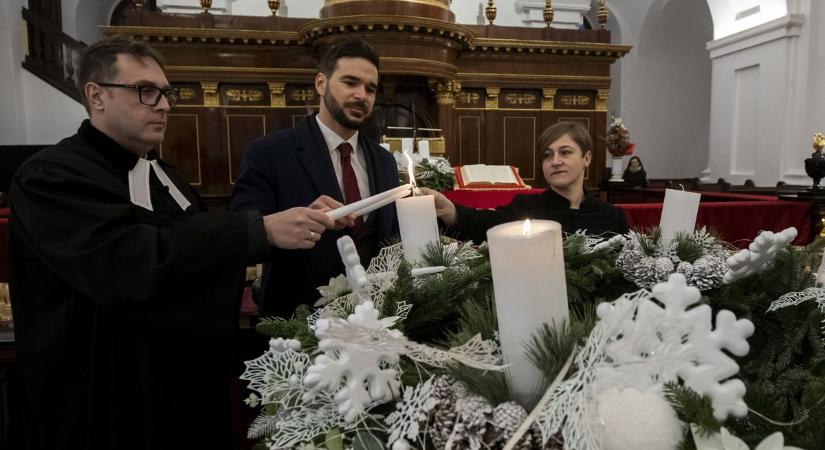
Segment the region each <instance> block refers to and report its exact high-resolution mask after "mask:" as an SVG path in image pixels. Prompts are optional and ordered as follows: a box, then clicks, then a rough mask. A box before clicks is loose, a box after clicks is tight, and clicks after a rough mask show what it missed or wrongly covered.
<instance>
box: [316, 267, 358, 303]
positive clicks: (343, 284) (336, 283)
mask: <svg viewBox="0 0 825 450" xmlns="http://www.w3.org/2000/svg"><path fill="white" fill-rule="evenodd" d="M351 292H352V288H350V286H349V280H348V279H347V276H346V275H338V276H337V277H335V278H330V279H329V283H327V285H326V286H320V287H319V288H318V293H319V294H321V298H319V299H318V301H317V302H315V307H322V306H326V305H328V304H330V303H332V302H333V301H335V300H336V299H338V298H341V297H343V296H345V295H347V294H350V293H351Z"/></svg>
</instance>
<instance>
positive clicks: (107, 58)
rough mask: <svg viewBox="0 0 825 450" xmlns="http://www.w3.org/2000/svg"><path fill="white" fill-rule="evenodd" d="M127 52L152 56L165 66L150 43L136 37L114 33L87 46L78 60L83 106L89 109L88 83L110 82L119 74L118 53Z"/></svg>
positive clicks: (137, 56) (79, 85) (79, 87)
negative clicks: (86, 87) (87, 97)
mask: <svg viewBox="0 0 825 450" xmlns="http://www.w3.org/2000/svg"><path fill="white" fill-rule="evenodd" d="M120 54H127V55H132V56H134V57H135V58H138V59H143V58H152V59H154V60H155V61H156V62H157V63H158V65H159V66H160V67H161V69H162V68H163V57H162V56H160V53H158V51H157V50H155V49H154V48H152V47H150V46H149V44H147V43H145V42H143V41H138V40H136V39H133V38H130V37H127V36H122V35H114V36H110V37H108V38H105V39H102V40H100V41H98V42H95V43H94V44H92V45H90V46H89V47H87V48H86V49H85V50H84V51H83V53H81V54H80V58H79V59H78V62H77V67H78V68H77V87H78V89H80V96H81V98H82V99H83V106H85V107H86V111H89V102H88V100H87V99H86V89H85V88H84V87H85V86H86V83H88V82H90V81H97V82H109V81H112V79H113V78H114V77H115V76H116V75H117V66H116V64H117V55H120Z"/></svg>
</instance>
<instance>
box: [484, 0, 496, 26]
mask: <svg viewBox="0 0 825 450" xmlns="http://www.w3.org/2000/svg"><path fill="white" fill-rule="evenodd" d="M484 13H485V14H486V15H487V20H489V21H490V25H492V24H493V22H494V21H495V20H496V4H495V2H494V1H493V0H487V7H486V8H484Z"/></svg>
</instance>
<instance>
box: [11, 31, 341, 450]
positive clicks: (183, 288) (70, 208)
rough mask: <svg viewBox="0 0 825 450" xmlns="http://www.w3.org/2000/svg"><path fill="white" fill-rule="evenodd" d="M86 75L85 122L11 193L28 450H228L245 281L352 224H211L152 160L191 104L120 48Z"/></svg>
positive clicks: (209, 215)
mask: <svg viewBox="0 0 825 450" xmlns="http://www.w3.org/2000/svg"><path fill="white" fill-rule="evenodd" d="M78 69H79V71H78V81H79V83H78V87H79V88H80V91H81V93H82V96H83V103H84V106H85V107H86V110H87V111H88V113H89V119H88V120H85V121H83V123H82V124H81V125H80V129H79V130H78V132H77V134H75V135H74V136H71V137H68V138H66V139H63V140H62V141H60V142H59V143H58V144H57V145H54V146H51V147H48V148H46V149H44V150H43V151H41V152H39V153H37V154H35V155H34V156H33V157H31V158H30V159H28V160H27V161H26V162H24V163H23V165H22V166H21V167H20V168H19V170H18V171H17V173H16V174H15V175H14V177H13V178H12V184H11V189H10V198H11V215H10V237H11V241H10V243H11V277H10V290H11V294H12V295H11V303H12V314H13V317H14V332H15V340H16V346H17V362H18V370H19V374H20V377H19V386H18V389H19V390H18V392H19V398H20V402H21V414H20V416H21V418H22V422H23V424H22V430H21V434H22V435H23V440H24V442H25V445H26V446H27V447H26V448H30V449H47V448H67V449H68V448H70V449H145V450H149V449H168V448H174V449H201V448H220V449H227V448H231V447H232V439H231V437H232V434H231V433H232V422H231V418H230V409H231V408H230V399H231V397H230V389H231V382H232V380H233V378H234V374H233V359H232V357H233V350H234V345H233V344H234V339H235V337H236V333H237V328H238V313H239V310H240V298H241V295H240V294H241V291H242V289H243V280H244V272H245V267H246V265H247V264H249V263H255V262H260V261H262V260H264V259H265V258H266V257H267V256H268V255H269V254H270V252H271V250H272V248H275V247H278V248H290V249H294V248H304V249H307V248H312V247H314V246H315V245H316V243H317V241H318V240H319V239H320V238H321V234H323V233H324V230H326V229H336V228H339V229H340V228H343V227H345V226H347V225H351V224H352V222H353V218H352V217H350V218H347V220H345V221H341V222H340V223H336V222H334V221H332V220H331V219H330V218H329V216H328V215H327V214H326V212H325V211H326V210H329V209H332V208H337V207H339V206H340V203H338V202H336V201H334V200H332V199H331V198H328V197H322V198H318V199H316V200H315V202H314V203H313V204H312V205H311V206H312V208H306V207H296V208H292V209H288V210H285V211H283V212H279V213H276V214H269V215H265V216H262V215H261V214H260V213H258V212H257V211H244V212H234V213H229V212H207V211H206V210H205V206H204V204H203V202H202V200H201V198H200V197H199V196H198V194H197V193H196V192H195V191H194V189H192V188H191V187H190V186H189V184H188V183H186V182H185V181H184V179H183V178H182V177H181V175H180V174H178V173H177V171H176V170H175V169H174V168H173V167H172V166H170V165H168V164H166V163H165V162H164V161H162V160H160V159H158V154H157V152H156V151H155V148H157V146H158V145H159V144H160V143H161V142H162V141H163V137H164V134H165V131H166V124H167V122H166V120H167V114H168V113H169V110H170V109H171V108H172V107H173V106H174V105H175V103H176V102H177V100H178V99H179V94H178V91H177V90H176V89H174V88H172V87H171V86H170V83H169V81H168V80H167V79H166V76H165V74H164V71H163V65H162V62H161V57H160V55H159V54H158V53H157V52H156V51H155V50H154V49H152V48H151V47H149V46H148V45H147V44H145V43H143V42H141V41H134V40H131V39H128V38H124V37H111V38H107V39H104V40H102V41H100V42H97V43H95V44H93V45H91V46H89V47H88V48H87V49H86V50H85V52H84V53H83V55H82V56H81V58H80V61H79V64H78ZM307 203H309V202H307Z"/></svg>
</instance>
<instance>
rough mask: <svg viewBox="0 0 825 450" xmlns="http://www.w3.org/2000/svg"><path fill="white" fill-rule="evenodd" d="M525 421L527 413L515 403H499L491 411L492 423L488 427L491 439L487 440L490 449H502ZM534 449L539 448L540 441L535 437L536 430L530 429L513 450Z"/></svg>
mask: <svg viewBox="0 0 825 450" xmlns="http://www.w3.org/2000/svg"><path fill="white" fill-rule="evenodd" d="M525 419H527V411H525V410H524V408H522V407H521V405H519V404H517V403H515V402H507V403H501V404H499V405H498V406H496V407H495V409H493V419H492V422H493V423H492V427H490V428H491V431H492V432H491V433H490V434H491V435H492V436H491V437H492V439H489V438H488V439H489V442H490V444H489V445H490V447H491V448H503V447H504V446H505V445H506V444H507V442H508V441H509V440H510V438H511V437H512V436H513V435H514V434H515V433H516V431H517V430H518V429H519V427H520V426H521V424H522V423H523V422H524V420H525ZM534 448H540V439H539V436H538V435H536V430H533V429H530V430H527V432H526V433H524V436H522V437H521V439H519V441H518V443H517V444H516V446H515V449H516V450H532V449H534Z"/></svg>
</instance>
